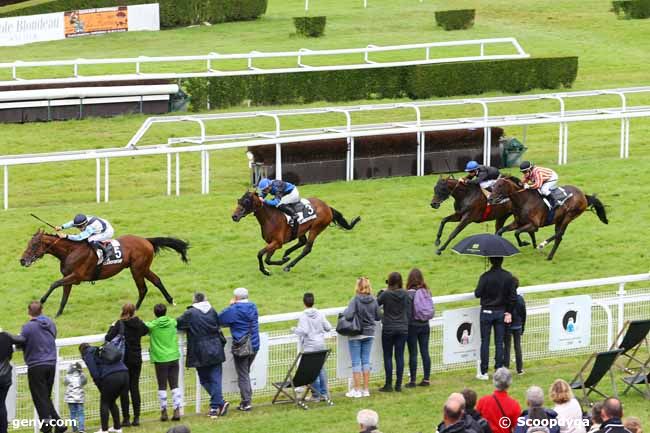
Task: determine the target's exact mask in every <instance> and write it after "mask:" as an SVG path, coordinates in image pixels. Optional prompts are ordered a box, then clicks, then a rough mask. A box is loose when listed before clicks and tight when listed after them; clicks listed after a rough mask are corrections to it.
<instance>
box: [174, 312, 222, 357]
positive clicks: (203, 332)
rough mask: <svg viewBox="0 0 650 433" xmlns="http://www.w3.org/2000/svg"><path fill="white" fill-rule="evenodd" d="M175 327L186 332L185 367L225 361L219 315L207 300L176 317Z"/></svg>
mask: <svg viewBox="0 0 650 433" xmlns="http://www.w3.org/2000/svg"><path fill="white" fill-rule="evenodd" d="M176 327H177V328H178V329H179V330H181V331H185V332H186V333H187V357H186V359H185V366H186V367H187V368H193V367H194V368H196V367H208V366H211V365H219V364H222V363H223V362H225V360H226V354H225V352H224V350H223V343H222V342H221V339H220V335H221V328H220V326H219V315H218V314H217V312H216V311H214V308H212V305H210V303H209V302H208V301H203V302H197V303H196V304H192V306H190V307H188V308H187V310H185V312H184V313H183V315H182V316H181V317H179V318H178V319H176Z"/></svg>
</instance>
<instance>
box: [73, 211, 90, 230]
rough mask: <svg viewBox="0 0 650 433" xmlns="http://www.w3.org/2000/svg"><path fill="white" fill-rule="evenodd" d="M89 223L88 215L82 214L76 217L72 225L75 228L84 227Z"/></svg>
mask: <svg viewBox="0 0 650 433" xmlns="http://www.w3.org/2000/svg"><path fill="white" fill-rule="evenodd" d="M87 222H88V218H87V217H86V215H84V214H82V213H80V214H77V215H75V217H74V220H72V224H73V225H74V226H75V227H81V226H82V225H84V224H86V223H87Z"/></svg>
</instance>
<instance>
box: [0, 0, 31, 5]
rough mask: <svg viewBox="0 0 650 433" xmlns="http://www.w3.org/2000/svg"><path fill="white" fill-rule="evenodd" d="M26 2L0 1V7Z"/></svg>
mask: <svg viewBox="0 0 650 433" xmlns="http://www.w3.org/2000/svg"><path fill="white" fill-rule="evenodd" d="M26 1H27V0H0V6H7V5H13V4H16V3H22V2H26Z"/></svg>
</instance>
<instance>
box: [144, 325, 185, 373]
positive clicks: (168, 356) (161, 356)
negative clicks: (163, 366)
mask: <svg viewBox="0 0 650 433" xmlns="http://www.w3.org/2000/svg"><path fill="white" fill-rule="evenodd" d="M145 325H146V326H147V328H149V338H150V344H149V357H150V358H151V361H152V362H158V363H162V362H171V361H176V360H178V358H180V357H181V353H180V352H179V350H178V336H177V335H176V319H172V318H171V317H169V316H161V317H158V318H157V319H155V320H152V321H151V322H145Z"/></svg>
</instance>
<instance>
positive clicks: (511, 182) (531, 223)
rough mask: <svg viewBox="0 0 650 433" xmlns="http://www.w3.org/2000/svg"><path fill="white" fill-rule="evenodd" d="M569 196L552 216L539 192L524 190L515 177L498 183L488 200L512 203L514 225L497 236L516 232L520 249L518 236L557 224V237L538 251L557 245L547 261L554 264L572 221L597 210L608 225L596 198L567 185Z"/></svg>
mask: <svg viewBox="0 0 650 433" xmlns="http://www.w3.org/2000/svg"><path fill="white" fill-rule="evenodd" d="M562 188H563V189H564V191H565V192H566V193H567V194H572V195H571V197H569V198H567V199H566V201H565V202H564V203H563V204H562V205H561V206H559V207H558V208H556V209H555V210H554V212H553V213H552V214H550V215H549V212H550V210H549V209H548V206H546V204H545V203H544V201H543V200H542V197H541V196H540V194H539V192H538V191H535V190H527V189H523V184H522V183H521V181H520V180H519V179H517V178H516V177H514V176H510V177H507V178H502V179H499V180H498V181H497V182H496V183H495V184H494V185H493V186H492V194H490V196H489V197H488V201H489V202H490V203H504V202H507V201H509V202H511V203H512V213H513V215H514V217H515V221H514V222H513V223H511V224H508V225H507V226H505V227H503V228H501V230H499V231H498V232H497V235H499V236H501V235H502V234H503V233H505V232H508V231H511V230H515V237H516V238H517V242H519V244H520V246H522V242H521V240H520V239H519V234H520V233H522V232H528V233H531V234H532V233H534V232H536V231H537V230H538V229H539V228H540V227H545V226H548V225H551V224H555V233H554V234H553V236H551V237H550V238H548V239H546V240H545V241H544V242H542V243H540V244H539V246H538V247H537V248H538V249H540V250H541V249H542V248H544V247H545V246H546V245H548V243H549V242H552V241H555V243H554V244H553V249H551V252H550V253H549V255H548V257H547V260H552V259H553V256H554V255H555V252H556V251H557V249H558V247H559V246H560V243H561V242H562V237H563V236H564V233H565V232H566V229H567V226H568V225H569V223H571V221H573V220H574V219H576V218H578V217H579V216H580V215H582V213H583V212H584V211H585V210H586V209H594V210H595V211H596V215H598V218H599V219H600V220H601V221H602V222H603V223H604V224H607V223H608V221H607V214H606V212H605V206H604V205H603V203H602V202H601V201H600V200H599V199H598V197H596V196H595V195H585V194H584V193H583V192H582V191H581V190H580V189H579V188H577V187H575V186H572V185H566V186H563V187H562Z"/></svg>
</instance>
